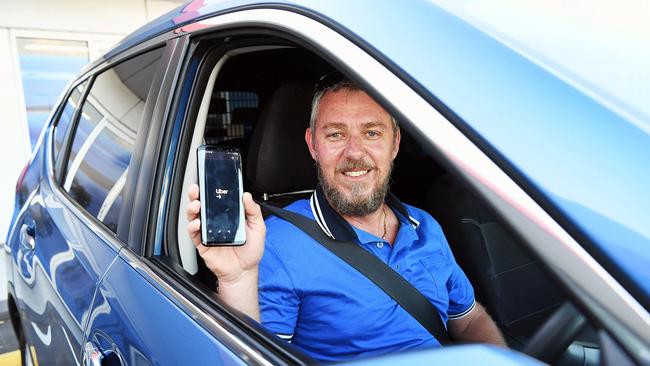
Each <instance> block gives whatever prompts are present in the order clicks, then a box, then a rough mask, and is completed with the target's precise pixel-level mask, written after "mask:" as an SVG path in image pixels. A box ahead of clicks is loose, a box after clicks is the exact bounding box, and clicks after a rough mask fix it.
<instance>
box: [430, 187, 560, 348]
mask: <svg viewBox="0 0 650 366" xmlns="http://www.w3.org/2000/svg"><path fill="white" fill-rule="evenodd" d="M426 208H427V210H428V211H429V212H430V213H431V214H432V215H433V216H434V218H435V219H436V220H438V222H439V223H440V225H441V226H442V228H443V231H444V233H445V236H446V238H447V241H448V242H449V245H450V247H451V249H452V251H453V252H454V255H455V257H456V259H457V261H458V263H459V264H460V265H461V267H462V268H463V270H464V271H465V273H466V274H467V276H468V277H469V279H470V281H471V282H472V284H473V286H474V289H475V292H476V296H477V298H478V300H479V301H480V302H481V303H482V304H484V305H485V307H486V308H487V309H488V312H489V313H490V314H491V315H492V316H493V317H494V319H495V321H496V322H497V323H498V324H499V326H500V328H501V329H502V331H503V332H504V334H505V336H506V338H507V339H508V342H509V343H510V344H511V346H514V347H517V346H521V345H522V344H523V342H525V340H526V339H527V338H528V337H529V336H530V335H531V334H532V333H533V332H534V331H535V330H536V329H537V328H538V327H539V326H540V325H541V324H542V323H543V322H544V320H545V319H546V318H547V317H548V316H549V315H550V314H551V313H552V312H553V311H554V310H555V309H556V308H557V307H558V306H559V305H560V304H561V302H562V300H563V299H562V297H561V295H560V292H559V291H558V290H557V288H556V287H555V286H554V285H553V284H552V283H551V282H550V281H549V280H548V279H547V276H546V275H545V274H544V273H543V272H542V271H541V269H540V267H539V265H538V264H537V263H536V261H535V260H534V259H533V258H532V257H530V256H529V255H528V254H526V253H525V252H524V251H523V250H522V249H521V248H522V246H521V245H520V244H518V243H517V240H516V239H515V238H513V237H512V236H511V235H510V234H509V233H508V232H507V231H506V230H504V229H503V227H501V225H499V224H498V223H497V220H496V219H495V217H496V216H495V215H494V214H493V213H492V212H490V211H488V210H487V209H486V208H485V207H484V206H483V205H482V204H481V203H480V202H479V201H478V199H476V198H475V197H474V196H473V195H472V194H471V193H470V192H468V191H467V190H466V189H465V188H464V187H462V186H461V185H460V184H458V183H457V182H456V181H455V180H453V179H452V178H451V177H449V176H448V175H444V176H442V177H441V178H439V179H437V180H436V181H435V182H434V183H433V184H432V185H431V187H430V189H429V192H428V194H427V197H426Z"/></svg>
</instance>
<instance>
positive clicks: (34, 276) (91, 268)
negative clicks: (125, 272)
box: [8, 132, 117, 365]
mask: <svg viewBox="0 0 650 366" xmlns="http://www.w3.org/2000/svg"><path fill="white" fill-rule="evenodd" d="M48 133H49V132H48ZM46 140H47V139H46ZM43 160H44V159H39V160H36V161H34V162H33V163H32V165H30V167H29V169H30V170H35V171H39V174H43V175H44V176H45V178H43V179H42V180H41V181H40V184H39V185H38V187H39V188H37V189H36V190H34V191H33V193H32V194H31V195H30V196H29V199H28V200H26V202H25V207H26V209H24V210H23V213H22V215H20V216H17V217H16V222H15V223H14V227H17V228H21V227H23V225H31V226H33V228H34V235H33V236H34V245H33V248H31V247H30V246H29V245H25V243H24V240H23V238H22V237H21V233H20V230H12V232H11V233H10V236H9V238H8V246H9V247H10V249H11V260H12V266H11V267H8V268H12V269H13V276H12V277H13V281H12V286H13V289H14V296H15V297H16V299H17V300H18V301H17V307H18V309H19V310H20V311H21V314H22V316H23V317H24V320H23V323H22V326H23V331H24V333H25V338H26V340H27V342H28V343H29V344H30V345H32V346H34V348H35V350H36V358H37V359H38V360H39V364H42V365H47V364H61V363H65V364H74V363H78V356H79V355H78V352H79V350H80V348H81V345H82V344H83V339H84V337H83V330H84V326H85V324H86V321H87V317H88V312H89V311H90V306H91V303H92V299H93V296H94V293H95V288H96V284H97V282H98V281H99V279H100V277H101V276H102V274H103V273H104V272H105V271H106V270H107V269H108V267H109V266H110V264H111V263H112V262H113V261H114V260H115V258H116V257H117V251H115V250H114V248H111V247H110V246H107V244H106V243H105V242H104V240H103V239H102V238H100V237H98V236H97V234H96V233H95V232H93V230H92V229H91V228H90V227H88V226H87V225H86V223H85V222H84V221H83V220H80V218H79V217H78V214H77V213H76V212H75V210H74V209H71V208H70V204H69V203H66V202H65V201H66V200H67V198H63V197H62V194H61V193H60V192H56V191H57V190H58V188H56V187H53V186H52V185H51V182H50V181H49V179H48V178H47V167H46V164H43V163H44V162H43ZM49 347H53V348H54V349H57V350H59V352H57V353H56V354H54V355H53V354H49V353H47V352H46V350H47V349H51V348H49Z"/></svg>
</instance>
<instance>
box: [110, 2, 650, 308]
mask: <svg viewBox="0 0 650 366" xmlns="http://www.w3.org/2000/svg"><path fill="white" fill-rule="evenodd" d="M605 3H606V2H605ZM612 3H615V2H612ZM499 4H501V3H500V2H497V1H493V2H485V1H473V0H463V1H450V0H444V1H443V0H440V1H424V0H412V1H409V2H399V3H398V2H394V1H391V0H373V1H342V0H331V1H318V0H304V1H272V2H257V1H242V0H226V1H203V0H198V1H192V2H190V3H188V4H185V5H183V6H180V7H179V8H177V9H175V10H173V11H171V12H169V13H167V14H165V15H163V16H162V17H160V18H158V19H156V20H154V21H153V22H151V23H149V24H147V25H145V26H144V27H142V28H140V29H139V30H137V31H136V32H134V33H133V34H131V35H129V36H127V37H126V38H125V39H124V40H123V41H122V42H121V43H120V44H118V45H117V46H116V47H115V48H114V49H113V50H111V51H109V52H108V53H107V55H106V58H110V57H112V56H113V55H115V54H118V53H120V52H122V51H123V50H125V49H128V48H129V47H132V46H133V45H136V44H139V43H141V42H143V41H145V40H148V39H151V38H153V37H156V36H158V35H161V34H164V33H167V32H170V31H172V30H174V29H177V28H179V27H181V26H183V25H185V24H188V23H191V22H194V21H197V20H199V19H204V18H208V17H212V16H214V15H216V14H220V13H227V12H232V11H235V10H241V9H248V8H257V7H265V8H268V7H274V8H281V9H287V10H290V11H296V12H300V13H303V14H306V15H308V16H311V17H314V18H316V19H319V20H320V21H322V22H326V23H328V24H329V25H330V26H332V27H333V28H335V29H336V30H337V31H339V32H340V33H342V34H344V35H346V36H347V37H349V38H351V39H352V40H353V41H355V42H356V43H357V44H359V45H361V46H362V47H364V48H365V49H366V50H367V51H368V52H370V53H371V54H373V55H374V56H375V57H377V58H378V59H380V60H381V61H382V62H384V64H386V65H387V66H388V67H390V68H391V69H392V70H394V71H395V72H396V73H397V74H398V75H399V76H400V77H401V78H402V79H403V80H405V81H406V82H407V83H409V84H410V85H412V86H413V87H414V88H415V89H416V90H417V91H418V92H420V94H421V95H423V96H424V97H425V98H427V99H429V100H430V101H431V102H432V103H433V104H435V105H437V106H438V107H439V108H440V109H441V110H443V111H447V112H446V113H445V114H446V116H447V117H449V118H450V119H451V120H452V121H454V122H455V123H456V124H457V126H458V127H460V128H461V129H463V130H464V131H465V132H466V133H467V134H468V135H469V136H470V137H471V138H473V139H474V141H476V142H477V143H478V144H479V145H480V146H481V147H482V148H484V149H485V150H486V151H488V152H491V153H492V156H493V157H495V156H497V157H498V159H497V160H498V162H500V163H502V164H501V165H502V166H503V167H505V168H506V170H508V171H510V172H511V173H515V174H514V176H516V177H518V179H517V180H518V181H519V182H520V183H522V184H523V185H524V186H525V187H530V188H534V189H532V190H529V192H531V191H532V192H536V195H537V196H538V197H542V198H544V199H543V200H542V201H543V202H546V203H547V204H546V206H547V207H546V208H547V209H548V210H550V211H551V212H554V213H557V214H559V215H555V217H556V218H564V219H562V220H561V221H563V223H565V224H570V225H569V226H570V227H572V228H574V231H573V234H576V235H578V236H579V237H580V238H583V239H589V240H580V241H581V242H583V243H584V242H588V243H591V244H590V245H594V247H593V248H591V249H594V248H595V249H596V251H597V252H598V253H600V254H604V255H605V257H606V258H608V259H610V260H611V263H610V264H609V265H610V266H612V267H609V268H608V269H610V271H613V272H615V275H617V277H619V276H618V275H620V274H622V275H623V278H624V280H625V281H623V282H626V283H624V284H625V285H627V284H630V283H631V284H633V287H634V288H636V289H640V290H639V291H636V293H637V295H638V294H639V293H641V294H642V296H643V297H644V301H647V299H648V294H650V271H647V270H645V268H646V266H647V265H648V263H650V251H648V250H647V248H648V247H650V224H649V223H650V214H649V213H648V209H650V194H648V191H647V190H648V188H647V187H650V169H648V163H649V162H650V100H648V99H650V97H649V95H650V92H649V91H650V89H649V88H650V76H649V73H650V71H648V68H647V65H648V64H650V47H648V43H647V42H648V39H649V38H648V34H650V30H649V29H648V27H649V26H648V24H650V22H648V21H647V15H646V16H643V15H641V16H640V18H634V16H633V14H635V10H638V13H640V14H647V13H648V12H647V11H645V12H643V9H634V7H632V10H630V7H626V9H627V10H625V11H624V12H623V15H626V14H627V16H630V14H632V16H631V18H630V19H631V20H629V19H628V20H626V19H618V18H616V16H619V17H620V16H621V13H620V12H618V13H613V12H611V11H610V12H609V14H607V13H605V14H606V15H609V16H608V17H607V19H600V18H599V19H600V20H597V21H593V22H592V23H589V20H585V19H583V18H581V14H582V13H581V10H580V9H575V10H573V11H567V10H566V9H564V7H566V6H567V5H562V7H563V9H564V10H562V11H560V13H559V14H560V16H559V17H558V16H555V17H554V16H553V12H551V11H548V9H547V7H548V5H538V7H537V8H536V7H534V6H532V4H533V3H532V2H530V1H524V2H522V4H520V5H516V6H513V5H512V4H511V3H509V5H508V6H507V7H505V5H499ZM639 4H640V5H639V6H641V7H643V6H646V7H647V5H644V4H643V3H642V2H640V3H639ZM594 6H596V4H594ZM553 10H554V11H555V13H556V14H557V11H558V8H557V6H556V7H555V8H554V9H553ZM601 10H603V11H605V12H607V9H601ZM609 10H614V6H612V7H611V9H609ZM616 10H620V9H618V8H616ZM646 10H647V9H646ZM591 12H592V13H594V14H599V13H598V11H597V9H596V10H594V9H591ZM615 14H618V15H615ZM563 16H564V18H563ZM565 18H566V19H565ZM585 22H587V25H585V24H584V23H585ZM608 22H609V23H608ZM612 22H613V23H614V27H613V28H611V27H610V28H609V29H606V27H605V28H603V26H602V24H610V23H612ZM626 22H627V23H626ZM99 62H101V60H100V61H99ZM594 65H595V66H594ZM621 75H622V76H621ZM450 111H453V112H450ZM587 249H588V250H590V248H587ZM601 257H602V256H601ZM619 280H621V278H620V277H619Z"/></svg>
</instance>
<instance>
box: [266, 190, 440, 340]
mask: <svg viewBox="0 0 650 366" xmlns="http://www.w3.org/2000/svg"><path fill="white" fill-rule="evenodd" d="M258 203H260V205H261V206H262V207H264V208H265V209H267V210H268V211H270V212H271V213H273V214H274V215H276V216H278V217H280V218H282V219H284V220H286V221H288V222H290V223H291V224H293V225H294V226H296V227H298V228H299V229H300V230H302V231H304V232H305V233H306V234H307V235H309V236H311V237H312V239H314V240H316V241H317V242H319V243H320V244H321V245H323V246H324V247H325V248H326V249H328V250H329V251H330V252H332V253H334V254H335V255H336V256H338V257H339V258H341V259H342V260H343V261H344V262H346V263H347V264H349V265H350V266H352V267H354V268H355V269H356V270H357V271H359V272H360V273H361V274H363V275H364V276H366V277H368V279H370V280H371V281H372V282H374V283H375V284H376V285H377V286H379V287H380V288H381V289H382V290H384V292H386V294H388V296H390V297H391V298H392V299H393V300H395V301H396V302H397V303H398V304H399V305H400V306H401V307H402V308H404V310H406V311H407V312H408V313H409V314H411V316H413V318H415V320H417V321H418V322H419V323H420V324H421V325H422V326H423V327H424V328H425V329H426V330H427V331H428V332H429V333H431V335H433V336H434V337H435V338H436V339H437V340H438V342H440V343H441V344H443V345H448V344H451V340H450V339H449V335H448V334H447V329H446V328H445V326H444V325H443V324H442V319H440V315H439V314H438V310H436V308H435V307H434V306H433V305H432V304H431V302H430V301H429V299H427V298H426V297H425V296H424V295H422V293H421V292H420V291H418V290H417V289H416V288H415V287H413V285H411V283H409V282H408V281H406V280H405V279H404V278H403V277H402V276H401V275H400V274H398V273H397V272H395V271H394V270H393V269H392V268H390V266H388V265H387V264H386V263H384V262H382V261H381V260H380V259H379V258H377V257H376V256H374V255H373V254H372V253H370V252H368V251H367V250H365V249H363V248H361V247H360V246H359V245H357V244H356V243H354V242H352V241H344V242H343V241H336V240H334V239H332V238H330V237H329V236H327V235H325V233H323V231H322V230H321V229H320V228H319V227H318V226H317V225H316V222H315V221H313V220H310V219H308V218H307V217H305V216H302V215H300V214H297V213H295V212H291V211H287V210H284V209H282V208H278V207H274V206H270V205H267V204H265V203H261V202H258Z"/></svg>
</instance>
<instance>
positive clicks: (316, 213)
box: [309, 192, 334, 239]
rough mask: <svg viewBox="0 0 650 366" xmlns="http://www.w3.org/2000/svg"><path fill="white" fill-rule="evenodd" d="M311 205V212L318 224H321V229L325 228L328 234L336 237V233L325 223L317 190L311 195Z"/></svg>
mask: <svg viewBox="0 0 650 366" xmlns="http://www.w3.org/2000/svg"><path fill="white" fill-rule="evenodd" d="M309 205H310V206H311V212H312V214H313V215H314V218H315V219H316V222H317V223H318V226H320V228H321V230H323V231H324V232H325V234H327V236H329V237H330V238H332V239H334V235H332V232H331V231H330V229H329V228H328V227H327V223H325V220H324V219H323V214H322V213H321V210H320V206H319V205H318V200H317V199H316V192H314V194H312V195H311V200H310V201H309Z"/></svg>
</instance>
